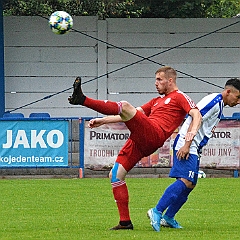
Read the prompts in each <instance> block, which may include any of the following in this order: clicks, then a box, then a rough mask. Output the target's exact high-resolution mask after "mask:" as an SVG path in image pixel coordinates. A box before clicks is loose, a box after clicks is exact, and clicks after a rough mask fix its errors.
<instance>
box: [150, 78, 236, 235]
mask: <svg viewBox="0 0 240 240" xmlns="http://www.w3.org/2000/svg"><path fill="white" fill-rule="evenodd" d="M239 103H240V80H239V79H237V78H232V79H229V80H228V81H227V82H226V84H225V88H224V90H223V91H222V93H212V94H210V95H208V96H206V97H204V98H203V99H202V100H201V101H200V102H199V103H198V104H197V106H198V109H199V111H200V113H201V115H202V124H201V127H200V129H199V130H198V133H197V134H196V136H195V137H194V138H193V139H192V140H186V139H185V135H186V133H187V132H188V131H189V129H191V128H192V117H191V116H188V117H187V119H186V121H185V122H184V124H183V125H182V127H181V129H180V131H179V133H178V135H177V136H176V138H175V141H174V145H173V167H172V169H171V171H170V174H169V176H170V177H172V178H176V181H175V182H174V183H172V184H171V185H170V186H168V187H167V188H166V190H165V192H164V193H163V195H162V197H161V198H160V200H159V202H158V203H157V205H156V206H155V207H154V208H151V209H149V210H148V217H149V218H150V220H151V225H152V227H153V229H154V230H155V231H157V232H159V231H160V227H161V225H162V226H166V227H171V228H182V226H181V225H180V224H179V223H178V222H177V221H176V220H175V219H174V216H175V215H176V213H177V212H178V211H179V210H180V208H181V207H182V206H183V204H184V203H185V202H186V201H187V199H188V195H189V194H190V193H191V191H192V190H193V189H194V187H195V186H196V184H197V179H198V170H199V161H200V154H201V150H202V147H203V146H205V145H206V144H207V142H208V140H209V139H210V138H211V136H212V132H213V131H214V129H215V127H216V125H217V124H218V123H219V121H220V118H221V115H222V111H223V107H224V106H230V107H234V106H236V105H237V104H239ZM165 210H166V212H165V214H164V215H163V213H164V211H165Z"/></svg>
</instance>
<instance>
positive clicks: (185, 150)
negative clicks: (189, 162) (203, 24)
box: [177, 145, 190, 160]
mask: <svg viewBox="0 0 240 240" xmlns="http://www.w3.org/2000/svg"><path fill="white" fill-rule="evenodd" d="M189 151H190V148H189V146H186V145H184V146H183V147H181V148H180V149H179V150H178V151H177V158H178V160H182V159H188V157H189Z"/></svg>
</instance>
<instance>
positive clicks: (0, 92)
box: [0, 1, 5, 117]
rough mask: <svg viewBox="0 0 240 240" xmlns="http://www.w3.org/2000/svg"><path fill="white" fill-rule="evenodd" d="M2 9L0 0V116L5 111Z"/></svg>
mask: <svg viewBox="0 0 240 240" xmlns="http://www.w3.org/2000/svg"><path fill="white" fill-rule="evenodd" d="M4 92H5V91H4V38H3V9H2V1H0V117H2V115H3V113H4V112H5V94H4Z"/></svg>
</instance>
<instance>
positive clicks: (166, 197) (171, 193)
mask: <svg viewBox="0 0 240 240" xmlns="http://www.w3.org/2000/svg"><path fill="white" fill-rule="evenodd" d="M186 188H187V187H186V185H185V183H184V182H182V181H181V180H177V181H175V182H174V183H172V184H171V185H170V186H169V187H168V188H167V189H166V190H165V192H164V194H163V195H162V197H161V198H160V200H159V202H158V204H157V206H156V209H157V210H158V211H159V212H161V213H163V212H164V211H165V209H166V208H167V207H169V206H170V205H171V204H172V203H173V202H175V200H176V199H177V198H178V197H179V196H180V195H181V193H182V192H184V191H185V189H186Z"/></svg>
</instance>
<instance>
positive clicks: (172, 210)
mask: <svg viewBox="0 0 240 240" xmlns="http://www.w3.org/2000/svg"><path fill="white" fill-rule="evenodd" d="M192 190H193V188H186V189H185V191H183V192H182V193H181V194H180V195H179V197H178V198H177V199H176V201H174V202H173V203H172V204H171V205H170V206H169V207H168V209H167V211H166V213H165V215H167V216H168V217H170V218H174V216H175V215H176V213H177V212H178V211H179V209H180V208H181V207H182V205H183V204H184V203H185V202H186V201H187V199H188V195H189V194H190V192H191V191H192Z"/></svg>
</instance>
